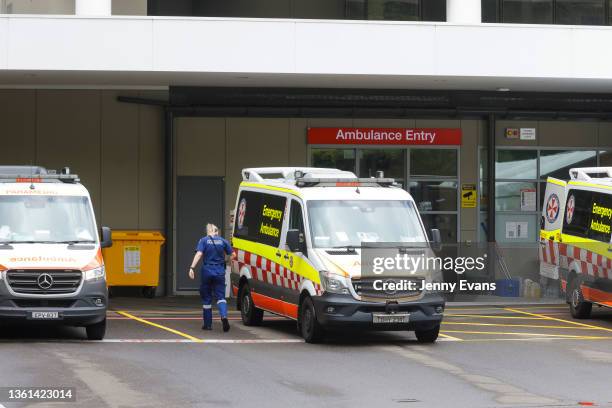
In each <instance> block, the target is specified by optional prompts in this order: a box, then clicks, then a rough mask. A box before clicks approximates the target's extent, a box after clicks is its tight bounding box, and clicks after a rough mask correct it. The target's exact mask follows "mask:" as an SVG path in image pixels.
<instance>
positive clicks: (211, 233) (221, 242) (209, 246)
mask: <svg viewBox="0 0 612 408" xmlns="http://www.w3.org/2000/svg"><path fill="white" fill-rule="evenodd" d="M230 254H231V255H232V259H233V258H234V257H235V255H234V254H233V250H232V247H231V245H230V243H229V242H228V241H227V240H226V239H225V238H223V237H220V236H219V229H218V228H217V226H216V225H213V224H208V225H206V236H205V237H203V238H202V239H200V241H199V242H198V246H197V248H196V254H195V256H194V257H193V261H192V262H191V267H190V268H189V277H190V278H191V279H195V268H196V266H197V265H198V262H199V261H200V259H202V268H201V269H200V278H201V285H200V296H201V297H202V308H203V309H202V317H203V319H204V325H203V326H202V330H212V298H213V295H214V297H215V298H216V299H217V308H218V309H219V315H221V322H222V323H223V331H224V332H227V331H229V329H230V325H229V321H228V320H227V301H226V300H225V256H226V255H230Z"/></svg>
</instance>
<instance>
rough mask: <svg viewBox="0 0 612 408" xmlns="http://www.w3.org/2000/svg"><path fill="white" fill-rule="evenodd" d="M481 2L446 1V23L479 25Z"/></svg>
mask: <svg viewBox="0 0 612 408" xmlns="http://www.w3.org/2000/svg"><path fill="white" fill-rule="evenodd" d="M481 12H482V9H481V0H446V21H447V22H449V23H465V24H480V23H482V16H481Z"/></svg>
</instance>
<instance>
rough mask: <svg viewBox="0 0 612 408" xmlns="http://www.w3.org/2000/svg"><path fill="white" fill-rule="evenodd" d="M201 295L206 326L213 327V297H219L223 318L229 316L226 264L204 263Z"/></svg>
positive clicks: (218, 304) (218, 302)
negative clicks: (226, 296)
mask: <svg viewBox="0 0 612 408" xmlns="http://www.w3.org/2000/svg"><path fill="white" fill-rule="evenodd" d="M201 278H202V279H201V281H202V284H201V285H200V296H201V297H202V318H203V319H204V326H205V327H212V299H213V295H214V297H215V299H217V307H218V308H219V314H220V315H221V318H222V319H223V318H227V301H226V300H225V265H204V267H203V268H202V275H201Z"/></svg>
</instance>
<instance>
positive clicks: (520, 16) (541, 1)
mask: <svg viewBox="0 0 612 408" xmlns="http://www.w3.org/2000/svg"><path fill="white" fill-rule="evenodd" d="M552 3H553V2H552V0H502V19H503V20H502V22H504V23H522V24H552V23H553V4H552Z"/></svg>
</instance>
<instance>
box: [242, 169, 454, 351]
mask: <svg viewBox="0 0 612 408" xmlns="http://www.w3.org/2000/svg"><path fill="white" fill-rule="evenodd" d="M242 178H243V181H242V183H241V184H240V188H239V191H238V196H237V199H236V210H235V217H234V225H233V232H232V244H233V247H234V251H235V252H236V255H237V257H236V259H235V260H233V261H232V266H231V274H230V276H231V285H232V293H233V296H235V297H236V298H237V308H238V310H240V311H241V315H242V321H243V323H244V324H245V325H247V326H255V325H260V324H261V322H262V320H263V318H264V311H267V312H271V313H274V314H277V315H281V316H285V317H287V318H290V319H293V320H295V321H296V322H297V327H298V330H299V332H300V334H301V335H302V337H303V338H304V340H305V341H306V342H308V343H315V342H318V341H321V340H322V339H324V335H325V333H326V332H327V331H328V330H331V329H373V330H409V331H414V332H415V334H416V337H417V339H418V341H419V342H422V343H433V342H435V341H436V339H437V337H438V333H439V330H440V323H441V321H442V317H443V312H444V306H445V301H444V298H443V296H442V294H441V293H439V292H436V291H429V290H423V289H421V288H422V286H423V285H421V284H420V283H422V282H428V283H429V282H435V281H439V280H440V279H441V272H440V271H439V270H434V269H426V270H420V271H412V272H411V273H410V274H408V275H407V276H400V277H397V276H393V278H389V279H384V282H382V281H381V279H377V278H376V277H373V276H370V275H367V276H365V275H364V274H362V268H361V267H362V258H361V255H362V251H364V248H365V246H364V245H365V244H373V243H399V244H400V246H399V247H398V248H395V249H392V251H395V252H394V253H395V254H398V253H401V252H406V251H408V250H410V251H414V247H415V246H416V247H417V249H416V251H417V252H419V253H420V254H422V255H430V256H433V249H432V246H433V245H432V244H430V242H428V239H427V233H426V231H425V228H424V225H423V222H422V220H421V218H420V216H419V213H418V211H417V208H416V205H415V202H414V200H413V199H412V197H411V196H410V194H409V193H408V192H406V191H405V190H403V189H401V188H400V187H399V186H398V185H397V184H396V183H395V182H394V180H393V179H389V178H384V177H383V175H382V174H379V175H378V177H377V178H357V177H356V176H355V174H353V173H351V172H347V171H341V170H337V169H323V168H296V167H282V168H249V169H244V170H242ZM432 236H433V240H434V243H435V245H439V241H440V232H439V231H438V230H432ZM400 282H404V283H405V282H414V283H415V285H402V284H400ZM416 283H419V284H416ZM383 284H385V285H383ZM389 285H391V286H389ZM383 286H384V287H383Z"/></svg>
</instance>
